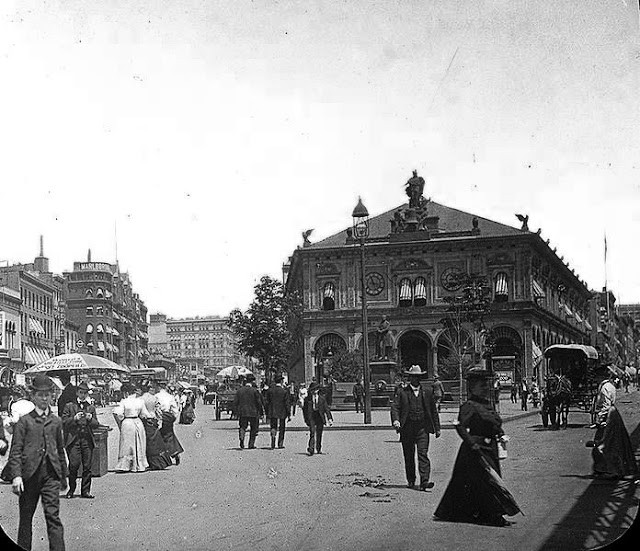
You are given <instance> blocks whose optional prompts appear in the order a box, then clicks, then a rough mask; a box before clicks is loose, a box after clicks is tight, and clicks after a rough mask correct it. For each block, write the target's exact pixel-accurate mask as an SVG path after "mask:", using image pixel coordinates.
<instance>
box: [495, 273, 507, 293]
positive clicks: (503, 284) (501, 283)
mask: <svg viewBox="0 0 640 551" xmlns="http://www.w3.org/2000/svg"><path fill="white" fill-rule="evenodd" d="M508 294H509V286H508V284H507V274H506V273H504V272H500V273H498V274H496V295H508Z"/></svg>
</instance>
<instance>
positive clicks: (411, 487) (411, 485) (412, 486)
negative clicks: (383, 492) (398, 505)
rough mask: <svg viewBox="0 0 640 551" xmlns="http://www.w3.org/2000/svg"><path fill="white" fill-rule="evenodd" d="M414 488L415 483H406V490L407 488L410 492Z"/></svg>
mask: <svg viewBox="0 0 640 551" xmlns="http://www.w3.org/2000/svg"><path fill="white" fill-rule="evenodd" d="M415 487H416V483H415V482H407V488H409V489H410V490H413V489H414V488H415Z"/></svg>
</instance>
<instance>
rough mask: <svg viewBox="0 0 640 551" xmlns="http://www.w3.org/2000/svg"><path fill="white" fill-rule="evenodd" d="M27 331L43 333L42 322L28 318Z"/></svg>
mask: <svg viewBox="0 0 640 551" xmlns="http://www.w3.org/2000/svg"><path fill="white" fill-rule="evenodd" d="M29 331H33V332H34V333H37V334H38V335H44V327H42V324H41V323H40V322H39V321H38V320H37V319H34V318H29Z"/></svg>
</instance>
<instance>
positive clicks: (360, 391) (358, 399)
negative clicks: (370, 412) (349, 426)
mask: <svg viewBox="0 0 640 551" xmlns="http://www.w3.org/2000/svg"><path fill="white" fill-rule="evenodd" d="M352 392H353V401H354V402H355V405H356V413H360V412H362V411H363V407H362V405H363V400H364V386H363V385H362V380H360V381H358V382H357V383H356V384H355V385H353V391H352Z"/></svg>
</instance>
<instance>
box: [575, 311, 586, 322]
mask: <svg viewBox="0 0 640 551" xmlns="http://www.w3.org/2000/svg"><path fill="white" fill-rule="evenodd" d="M573 315H574V317H575V318H576V321H577V322H578V323H582V322H583V321H584V320H583V319H582V317H580V314H578V312H574V313H573Z"/></svg>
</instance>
